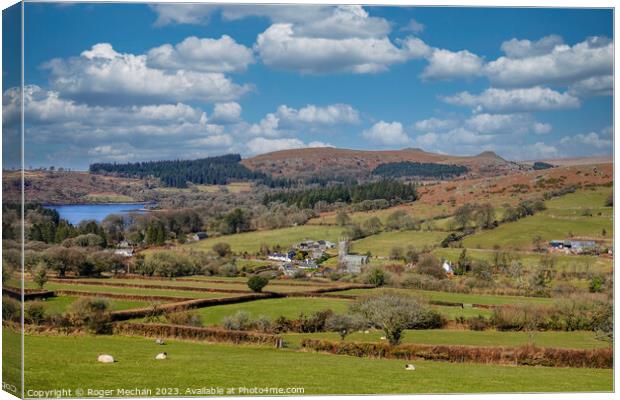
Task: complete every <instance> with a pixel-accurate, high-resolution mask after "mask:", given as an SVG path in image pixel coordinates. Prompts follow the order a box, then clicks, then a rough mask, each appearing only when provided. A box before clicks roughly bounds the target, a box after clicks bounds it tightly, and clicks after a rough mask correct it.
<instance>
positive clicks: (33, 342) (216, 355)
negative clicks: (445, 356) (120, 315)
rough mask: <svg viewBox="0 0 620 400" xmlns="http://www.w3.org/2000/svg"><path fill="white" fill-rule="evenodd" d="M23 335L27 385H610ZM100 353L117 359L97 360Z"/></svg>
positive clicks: (546, 372)
mask: <svg viewBox="0 0 620 400" xmlns="http://www.w3.org/2000/svg"><path fill="white" fill-rule="evenodd" d="M4 334H5V337H7V336H11V335H16V334H15V333H12V332H7V330H4ZM5 340H7V339H5ZM8 340H12V339H11V338H10V337H9V338H8ZM25 341H26V349H27V351H26V357H25V359H26V362H25V378H26V390H50V389H58V388H83V389H88V388H97V389H114V390H115V389H117V388H127V389H130V388H136V387H139V388H150V389H152V390H153V395H154V394H155V392H154V391H155V389H156V388H177V389H178V390H179V392H178V394H177V395H181V396H183V395H185V396H187V395H191V393H188V392H186V390H187V389H188V388H203V387H222V388H229V387H231V388H232V387H234V388H238V387H240V386H244V387H249V388H252V387H283V388H284V387H301V388H303V389H304V394H306V395H310V394H388V393H392V394H394V393H462V392H467V393H471V392H515V391H521V392H523V391H527V392H554V391H562V392H567V391H611V390H612V389H613V370H611V369H581V368H580V369H572V368H546V367H514V366H498V365H490V364H489V365H487V364H469V363H447V362H431V361H415V362H414V363H415V365H416V371H414V372H412V371H406V370H405V369H404V368H403V364H404V362H403V361H400V360H385V359H368V358H356V357H349V356H334V355H329V354H318V353H310V352H295V351H292V350H278V349H274V348H269V347H253V346H233V345H223V344H204V343H195V342H181V341H169V342H168V344H167V345H166V346H165V351H166V352H167V353H168V356H169V359H168V360H165V361H156V360H155V359H154V357H155V355H156V354H157V353H159V352H160V351H162V348H161V347H160V346H157V345H155V344H154V342H153V340H150V339H149V340H147V339H142V338H129V337H119V336H98V337H92V336H80V337H62V336H32V335H27V336H26V339H25ZM102 353H106V354H111V355H113V356H114V357H115V359H116V360H117V361H118V362H116V363H114V364H99V363H97V362H96V358H97V355H98V354H102ZM51 366H53V368H52V367H51ZM189 371H192V372H191V373H189ZM167 394H168V395H174V393H167ZM235 394H237V393H235ZM85 395H86V396H87V395H88V393H87V392H86V393H85ZM91 396H92V395H91Z"/></svg>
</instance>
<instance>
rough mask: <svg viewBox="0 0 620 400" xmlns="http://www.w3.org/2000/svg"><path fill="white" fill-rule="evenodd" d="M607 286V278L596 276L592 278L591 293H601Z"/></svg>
mask: <svg viewBox="0 0 620 400" xmlns="http://www.w3.org/2000/svg"><path fill="white" fill-rule="evenodd" d="M604 286H605V277H604V276H603V275H594V276H592V277H591V278H590V285H589V287H588V288H589V290H590V293H601V292H602V291H603V288H604Z"/></svg>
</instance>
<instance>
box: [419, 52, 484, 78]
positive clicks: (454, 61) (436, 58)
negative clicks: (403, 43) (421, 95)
mask: <svg viewBox="0 0 620 400" xmlns="http://www.w3.org/2000/svg"><path fill="white" fill-rule="evenodd" d="M428 62H429V63H428V65H427V66H426V68H424V71H423V72H422V78H424V79H454V78H461V77H469V76H477V75H481V74H482V68H483V65H484V60H483V59H482V58H481V57H478V56H477V55H475V54H473V53H471V52H469V51H467V50H461V51H450V50H445V49H434V50H433V51H432V54H431V55H430V57H429V58H428Z"/></svg>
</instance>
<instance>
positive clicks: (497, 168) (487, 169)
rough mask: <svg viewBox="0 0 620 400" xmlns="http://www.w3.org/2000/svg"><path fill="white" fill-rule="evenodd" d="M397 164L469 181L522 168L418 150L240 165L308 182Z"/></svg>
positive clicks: (267, 157)
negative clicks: (456, 173) (444, 170)
mask: <svg viewBox="0 0 620 400" xmlns="http://www.w3.org/2000/svg"><path fill="white" fill-rule="evenodd" d="M398 162H418V163H437V164H448V165H457V166H464V167H466V168H467V170H468V174H467V175H468V176H469V177H480V176H495V175H502V174H505V173H510V172H514V171H518V170H520V169H523V168H525V167H523V166H521V165H519V164H517V163H514V162H510V161H507V160H504V159H503V158H501V157H500V156H498V155H497V154H495V153H493V152H490V151H485V152H483V153H480V154H478V155H477V156H449V155H444V154H436V153H429V152H426V151H424V150H421V149H413V148H407V149H402V150H381V151H372V150H349V149H337V148H332V147H321V148H305V149H294V150H282V151H276V152H272V153H266V154H261V155H258V156H256V157H252V158H247V159H244V160H242V161H241V163H242V164H243V165H245V166H246V167H248V168H249V169H251V170H253V171H260V172H263V173H266V174H268V175H271V176H274V177H284V178H308V177H311V176H325V177H332V176H354V177H367V176H370V174H371V173H372V171H373V170H375V169H376V168H377V167H378V166H379V165H382V164H389V163H398Z"/></svg>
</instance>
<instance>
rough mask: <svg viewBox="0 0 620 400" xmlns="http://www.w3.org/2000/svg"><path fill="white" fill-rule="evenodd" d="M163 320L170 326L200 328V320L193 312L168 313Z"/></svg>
mask: <svg viewBox="0 0 620 400" xmlns="http://www.w3.org/2000/svg"><path fill="white" fill-rule="evenodd" d="M165 319H166V322H168V323H169V324H172V325H184V326H202V318H200V315H198V314H197V313H195V312H193V311H182V312H176V313H169V314H166V316H165Z"/></svg>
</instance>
